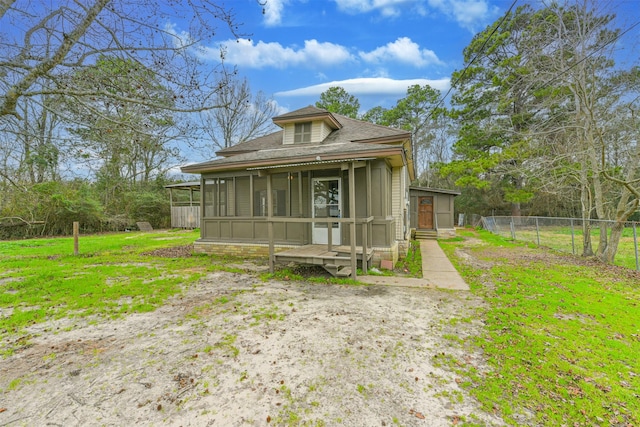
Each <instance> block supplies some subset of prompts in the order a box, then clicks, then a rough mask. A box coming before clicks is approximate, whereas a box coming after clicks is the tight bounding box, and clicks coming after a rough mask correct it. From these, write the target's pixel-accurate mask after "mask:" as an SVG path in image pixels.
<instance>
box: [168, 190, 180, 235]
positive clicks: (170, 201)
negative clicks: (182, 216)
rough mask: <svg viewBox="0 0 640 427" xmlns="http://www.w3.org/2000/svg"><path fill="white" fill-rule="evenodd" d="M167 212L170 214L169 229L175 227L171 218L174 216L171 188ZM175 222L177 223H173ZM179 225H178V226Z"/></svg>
mask: <svg viewBox="0 0 640 427" xmlns="http://www.w3.org/2000/svg"><path fill="white" fill-rule="evenodd" d="M169 212H171V224H170V225H171V228H173V227H176V226H175V225H173V224H174V220H173V217H174V216H175V214H174V212H173V188H169ZM175 222H177V221H175ZM178 225H180V224H178Z"/></svg>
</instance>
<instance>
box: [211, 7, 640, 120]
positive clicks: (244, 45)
mask: <svg viewBox="0 0 640 427" xmlns="http://www.w3.org/2000/svg"><path fill="white" fill-rule="evenodd" d="M605 1H606V0H605ZM261 3H265V1H264V0H262V1H261ZM511 3H512V1H511V0H266V4H265V6H264V10H263V6H261V5H260V3H259V1H258V0H235V1H231V2H228V3H226V4H227V6H228V7H230V8H232V9H233V12H234V13H235V15H236V20H237V22H239V23H242V24H243V25H242V27H241V31H244V32H246V33H248V36H246V37H243V38H241V39H240V40H238V41H236V40H233V39H230V38H229V39H224V36H221V38H219V39H218V44H217V45H212V46H208V47H206V48H205V50H204V55H206V56H208V57H209V58H211V60H212V61H213V60H218V59H219V48H220V46H224V47H225V50H226V62H227V64H229V65H235V66H237V69H238V71H239V74H240V76H241V77H247V78H248V80H249V82H250V85H251V88H252V90H253V91H254V92H257V91H262V92H264V93H265V94H266V95H267V96H273V98H274V99H275V101H276V102H277V103H278V105H279V106H280V107H281V111H282V112H286V111H291V110H295V109H297V108H301V107H304V106H307V105H310V104H313V103H315V102H316V101H317V100H318V99H319V95H320V93H321V92H323V91H325V90H326V89H327V88H328V87H330V86H342V87H344V88H345V89H346V90H347V92H349V93H351V94H353V95H355V96H357V97H358V99H359V100H360V103H361V110H362V112H364V111H366V110H368V109H369V108H371V107H374V106H376V105H381V106H384V107H390V106H392V105H394V104H395V102H396V101H397V100H398V99H400V98H402V97H404V95H405V93H406V88H407V87H408V86H409V85H412V84H420V85H423V84H429V85H431V86H433V87H435V88H437V89H440V90H441V91H442V92H443V93H444V92H445V91H446V90H447V89H448V88H449V82H450V80H449V79H450V76H451V72H452V71H453V70H455V69H461V68H462V65H463V64H462V51H463V49H464V48H465V47H466V46H467V45H468V44H469V42H470V41H471V39H472V37H473V35H474V34H475V33H477V32H479V31H481V30H483V29H484V28H485V27H486V26H487V25H488V24H490V23H492V22H494V21H495V20H496V19H498V18H499V17H501V16H502V15H503V14H504V12H505V11H506V10H508V9H509V7H510V6H511ZM522 4H524V2H522V1H518V3H517V5H522ZM614 10H615V11H616V12H617V13H618V14H619V15H620V16H622V17H623V18H624V20H626V21H627V22H630V23H633V22H635V21H637V19H638V16H640V2H639V1H638V0H623V1H622V2H618V3H617V6H614ZM621 25H622V26H624V22H622V23H621ZM630 36H632V39H635V40H637V39H638V31H637V29H636V30H635V31H634V32H633V33H632V34H630ZM635 53H636V54H637V50H636V51H635Z"/></svg>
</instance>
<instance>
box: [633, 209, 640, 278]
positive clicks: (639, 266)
mask: <svg viewBox="0 0 640 427" xmlns="http://www.w3.org/2000/svg"><path fill="white" fill-rule="evenodd" d="M636 224H637V223H636V222H635V221H634V222H633V247H634V249H635V251H636V270H638V271H640V261H639V260H638V233H637V232H636Z"/></svg>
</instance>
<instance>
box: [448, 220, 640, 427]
mask: <svg viewBox="0 0 640 427" xmlns="http://www.w3.org/2000/svg"><path fill="white" fill-rule="evenodd" d="M461 234H462V235H463V236H464V237H465V238H474V239H480V240H481V243H480V244H476V245H474V246H469V245H466V246H465V243H464V242H460V243H457V242H442V243H441V245H442V246H443V248H444V250H445V252H446V253H447V254H448V255H449V256H450V257H451V259H452V260H453V261H454V263H455V264H456V267H457V268H458V269H459V271H460V272H461V274H462V275H463V277H464V278H465V280H466V281H467V282H468V283H469V284H470V286H471V288H472V292H474V293H475V294H477V295H479V296H481V297H482V298H483V299H484V300H485V301H486V302H487V303H488V305H487V308H486V309H484V310H483V311H482V312H481V313H480V316H481V318H482V320H483V322H484V324H485V325H486V332H485V333H484V334H483V335H482V336H479V337H477V338H476V339H475V340H474V341H473V342H467V343H466V344H467V345H470V346H473V347H476V348H478V347H479V348H480V349H481V351H482V353H483V354H484V356H485V358H486V360H487V362H488V370H486V371H485V370H480V369H475V368H474V367H472V366H465V367H463V368H460V371H461V372H462V373H464V374H465V375H466V376H467V377H468V378H469V382H468V386H469V389H470V390H471V392H472V393H473V394H474V395H475V396H476V397H477V398H478V399H479V400H480V402H481V403H482V404H483V405H484V408H485V409H486V410H489V411H496V412H497V413H499V414H500V415H502V416H503V417H504V418H505V419H506V420H507V421H509V422H510V423H511V424H513V425H518V424H520V423H522V422H523V420H524V419H526V418H528V417H529V418H531V417H532V418H533V419H534V420H535V422H536V423H538V424H540V425H546V426H561V425H566V426H599V425H601V426H605V425H606V426H609V425H620V426H632V425H633V426H636V425H640V357H639V355H640V274H638V273H635V272H634V271H632V270H625V269H623V268H619V267H609V266H604V265H602V264H598V263H595V262H589V261H587V260H584V259H581V258H574V257H572V256H570V255H562V254H558V253H555V252H552V251H548V250H542V249H538V248H533V247H529V246H527V245H525V244H519V243H513V242H510V241H508V240H506V239H503V238H501V237H499V236H495V235H491V234H489V233H487V232H475V231H463V232H461ZM463 247H465V249H464V250H465V251H467V253H469V254H470V255H472V256H473V257H474V258H475V259H477V260H478V262H479V263H481V264H479V265H481V266H482V267H479V266H478V265H473V264H469V263H468V262H462V261H461V259H459V258H457V257H456V256H455V250H456V248H463ZM456 366H458V365H456Z"/></svg>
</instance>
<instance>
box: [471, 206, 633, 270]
mask: <svg viewBox="0 0 640 427" xmlns="http://www.w3.org/2000/svg"><path fill="white" fill-rule="evenodd" d="M473 220H474V221H472V222H476V224H474V226H482V228H484V229H486V230H488V231H490V232H492V233H494V234H498V235H500V236H503V237H506V238H510V239H513V240H520V241H526V242H532V243H535V244H536V245H538V246H546V247H550V248H553V249H556V250H559V251H563V252H569V253H572V254H574V255H580V254H582V244H583V236H584V233H585V230H590V234H591V242H592V245H593V250H594V252H595V251H596V250H597V245H598V243H599V241H600V233H607V236H609V235H610V233H611V228H612V227H613V225H614V224H615V221H603V220H582V219H579V218H550V217H539V216H529V217H513V216H490V217H479V218H478V217H477V216H476V215H473ZM639 233H640V223H639V222H635V221H634V222H626V223H625V225H624V229H623V231H622V237H621V238H620V243H619V245H618V251H617V253H616V257H615V264H616V265H621V266H624V267H628V268H635V269H636V270H638V271H640V260H639V258H638V235H639Z"/></svg>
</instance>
